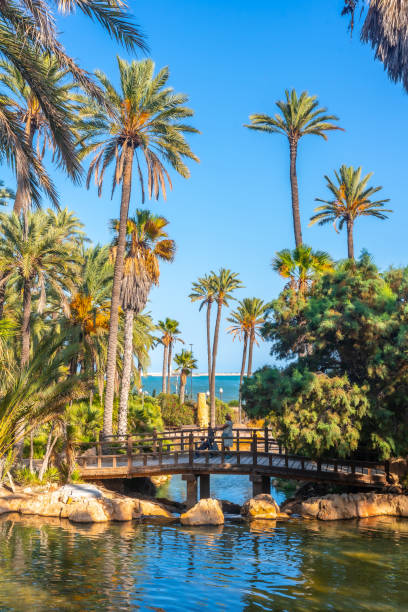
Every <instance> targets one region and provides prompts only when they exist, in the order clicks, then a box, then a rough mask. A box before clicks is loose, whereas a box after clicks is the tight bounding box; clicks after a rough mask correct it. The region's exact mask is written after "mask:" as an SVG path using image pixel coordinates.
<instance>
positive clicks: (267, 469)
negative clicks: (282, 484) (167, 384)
mask: <svg viewBox="0 0 408 612" xmlns="http://www.w3.org/2000/svg"><path fill="white" fill-rule="evenodd" d="M206 434H207V432H206V430H205V431H204V430H199V429H195V430H191V431H187V432H186V431H185V430H179V431H171V432H164V433H161V434H160V435H157V434H153V435H151V434H150V435H149V436H131V437H127V438H126V439H125V440H123V439H120V440H119V439H118V438H117V437H112V438H111V439H110V440H109V441H105V442H99V443H97V444H96V445H95V444H94V445H93V447H91V448H88V449H87V450H86V448H85V445H78V446H79V447H78V449H77V461H78V465H79V466H80V472H81V475H82V477H83V478H85V479H86V480H99V479H106V478H133V477H138V476H152V475H158V474H177V473H178V474H200V473H201V474H211V473H212V474H217V473H221V474H226V473H230V474H261V475H265V476H275V477H282V478H293V479H297V480H314V481H326V482H333V483H336V482H338V483H344V484H353V485H359V486H373V485H378V484H386V483H387V475H388V465H387V463H386V462H385V463H373V462H367V461H350V460H346V459H321V460H313V459H310V458H308V457H303V456H298V455H291V454H289V453H287V452H286V450H285V449H282V447H281V446H280V445H279V444H278V443H277V442H276V441H275V440H273V439H272V438H271V437H270V432H268V430H267V429H265V430H242V429H241V430H239V429H237V430H234V438H233V446H232V447H231V448H230V449H228V448H225V447H224V442H225V440H224V439H223V438H222V437H221V436H219V435H217V437H216V443H217V446H218V449H219V450H198V449H199V446H200V444H202V442H203V440H205V438H206Z"/></svg>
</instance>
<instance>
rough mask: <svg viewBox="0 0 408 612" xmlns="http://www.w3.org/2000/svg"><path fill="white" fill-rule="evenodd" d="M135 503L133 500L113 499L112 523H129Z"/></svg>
mask: <svg viewBox="0 0 408 612" xmlns="http://www.w3.org/2000/svg"><path fill="white" fill-rule="evenodd" d="M134 507H135V502H134V501H133V499H113V500H112V509H113V516H112V520H114V521H131V520H132V518H133V510H134Z"/></svg>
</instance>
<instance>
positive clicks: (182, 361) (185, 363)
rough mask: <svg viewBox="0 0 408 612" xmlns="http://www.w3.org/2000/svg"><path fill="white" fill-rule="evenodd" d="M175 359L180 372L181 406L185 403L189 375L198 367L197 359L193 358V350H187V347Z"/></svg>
mask: <svg viewBox="0 0 408 612" xmlns="http://www.w3.org/2000/svg"><path fill="white" fill-rule="evenodd" d="M174 361H175V362H176V364H177V367H178V371H179V374H180V391H179V398H180V406H182V405H183V404H184V396H185V392H186V383H187V376H189V375H190V374H191V372H192V371H193V370H196V369H197V361H196V359H194V358H193V353H192V351H186V350H185V349H183V350H182V351H181V353H179V354H178V355H175V357H174Z"/></svg>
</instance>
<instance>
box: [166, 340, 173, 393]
mask: <svg viewBox="0 0 408 612" xmlns="http://www.w3.org/2000/svg"><path fill="white" fill-rule="evenodd" d="M172 356H173V342H170V344H169V360H168V362H167V393H171V358H172Z"/></svg>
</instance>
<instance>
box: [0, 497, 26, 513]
mask: <svg viewBox="0 0 408 612" xmlns="http://www.w3.org/2000/svg"><path fill="white" fill-rule="evenodd" d="M23 501H24V498H22V497H19V496H17V495H8V496H7V497H0V514H6V513H7V512H19V511H20V506H21V503H22V502H23Z"/></svg>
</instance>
